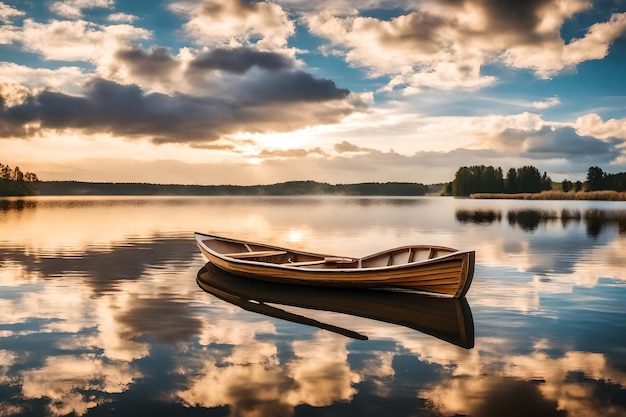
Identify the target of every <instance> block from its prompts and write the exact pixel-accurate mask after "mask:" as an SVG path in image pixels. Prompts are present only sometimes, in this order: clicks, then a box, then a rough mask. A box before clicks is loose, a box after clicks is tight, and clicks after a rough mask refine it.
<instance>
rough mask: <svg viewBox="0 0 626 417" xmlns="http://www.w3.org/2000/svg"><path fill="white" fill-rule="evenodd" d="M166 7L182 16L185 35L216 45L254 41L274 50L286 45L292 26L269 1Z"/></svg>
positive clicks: (206, 1)
mask: <svg viewBox="0 0 626 417" xmlns="http://www.w3.org/2000/svg"><path fill="white" fill-rule="evenodd" d="M169 8H170V10H172V11H173V12H175V13H177V14H179V15H182V16H185V17H186V18H188V21H187V22H186V23H185V25H184V29H185V31H186V32H187V34H188V35H189V36H191V37H193V38H195V39H196V40H197V41H198V42H200V43H203V44H206V43H209V44H212V45H217V46H223V45H229V46H240V45H248V44H255V45H256V46H258V47H259V48H261V49H265V50H274V49H278V48H283V47H285V46H286V45H287V38H289V37H290V36H291V35H293V34H294V31H295V27H294V24H293V22H292V21H291V20H290V19H289V18H288V16H287V14H286V13H285V11H284V10H283V9H282V8H281V7H280V6H279V5H277V4H275V3H270V2H247V1H243V0H227V1H217V0H203V1H201V2H199V3H192V2H177V3H173V4H171V5H170V7H169Z"/></svg>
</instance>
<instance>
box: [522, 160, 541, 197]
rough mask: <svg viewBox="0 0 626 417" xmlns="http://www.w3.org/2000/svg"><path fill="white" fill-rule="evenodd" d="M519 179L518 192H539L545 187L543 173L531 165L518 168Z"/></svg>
mask: <svg viewBox="0 0 626 417" xmlns="http://www.w3.org/2000/svg"><path fill="white" fill-rule="evenodd" d="M546 177H547V175H546ZM517 181H518V192H520V193H538V192H540V191H541V190H542V189H543V182H542V177H541V173H539V170H538V169H537V168H535V167H534V166H531V165H527V166H523V167H521V168H519V169H518V170H517Z"/></svg>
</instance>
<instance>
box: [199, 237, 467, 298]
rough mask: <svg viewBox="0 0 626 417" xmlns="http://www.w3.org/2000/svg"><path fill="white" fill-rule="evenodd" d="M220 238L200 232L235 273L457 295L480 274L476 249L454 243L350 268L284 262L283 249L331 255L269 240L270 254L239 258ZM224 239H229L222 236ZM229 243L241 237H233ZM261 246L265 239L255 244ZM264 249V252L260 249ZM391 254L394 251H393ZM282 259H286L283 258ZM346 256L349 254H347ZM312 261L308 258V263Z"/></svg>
mask: <svg viewBox="0 0 626 417" xmlns="http://www.w3.org/2000/svg"><path fill="white" fill-rule="evenodd" d="M215 238H218V239H220V238H219V237H214V236H211V235H203V234H199V233H196V240H197V243H198V247H199V248H200V250H201V252H202V253H203V255H204V256H205V257H206V258H207V260H208V261H209V262H210V263H212V264H213V265H215V266H216V267H218V268H220V269H222V270H224V271H227V272H230V273H232V274H235V275H239V276H243V277H247V278H253V279H259V280H265V281H270V282H281V283H288V284H296V285H309V286H324V287H329V286H330V287H346V288H395V289H404V290H415V291H424V292H429V293H436V294H441V295H446V296H452V297H463V296H464V295H465V294H466V293H467V291H468V290H469V287H470V284H471V281H472V278H473V274H474V257H475V255H474V252H473V251H454V250H451V249H449V248H439V247H435V248H436V249H437V250H444V249H445V250H447V251H449V252H450V253H446V254H444V255H443V256H438V257H436V258H434V259H427V260H423V261H419V262H405V263H402V264H399V265H385V266H375V267H359V266H351V267H345V266H344V265H343V264H341V263H337V264H332V265H327V264H324V265H323V267H321V266H320V267H317V266H296V264H292V265H290V264H284V263H280V259H279V258H281V257H282V258H284V257H285V256H286V255H284V254H280V255H279V254H278V253H280V252H281V251H282V252H288V253H294V254H300V255H306V256H310V257H314V256H317V257H326V255H320V254H312V253H307V252H296V251H292V250H288V249H284V248H280V247H276V246H268V245H263V246H262V247H263V248H264V249H266V250H265V251H264V252H263V253H264V255H266V256H259V257H255V258H254V259H252V260H251V259H236V258H233V257H230V256H228V255H225V254H223V253H219V252H217V251H216V250H214V249H212V248H211V247H210V246H209V245H208V244H207V242H209V241H210V240H211V239H215ZM222 239H223V238H222ZM228 241H229V242H240V243H244V242H243V241H237V240H233V239H228ZM253 245H255V246H259V244H253ZM411 248H412V247H402V248H396V249H393V250H392V251H386V252H381V253H379V254H374V255H371V256H369V257H365V258H361V259H352V261H353V263H354V265H361V264H367V262H369V260H371V259H379V258H381V257H384V256H385V255H386V254H387V252H389V253H390V254H396V253H404V251H408V252H410V250H411ZM258 253H261V252H258ZM389 256H390V259H391V257H392V255H389ZM282 258H281V259H282ZM341 259H343V258H341ZM303 264H306V262H303Z"/></svg>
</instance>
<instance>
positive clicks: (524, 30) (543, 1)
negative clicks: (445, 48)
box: [443, 0, 556, 39]
mask: <svg viewBox="0 0 626 417" xmlns="http://www.w3.org/2000/svg"><path fill="white" fill-rule="evenodd" d="M443 3H445V4H446V5H447V6H451V7H453V8H455V9H457V10H463V9H465V8H467V7H468V6H473V7H472V8H479V9H481V10H482V11H483V13H484V15H485V16H486V18H487V22H488V27H489V29H488V31H489V32H491V31H494V30H496V31H498V32H508V33H510V32H515V33H518V34H520V35H523V36H524V37H526V38H527V39H532V38H534V37H535V36H536V34H535V33H534V30H535V28H536V27H537V26H538V24H539V23H540V21H541V16H542V12H543V11H544V9H545V8H546V7H547V6H549V5H550V4H554V5H555V7H556V4H555V3H556V1H555V0H528V1H519V0H445V1H444V2H443ZM537 39H539V38H537Z"/></svg>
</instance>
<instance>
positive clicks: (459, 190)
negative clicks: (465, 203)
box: [443, 165, 626, 196]
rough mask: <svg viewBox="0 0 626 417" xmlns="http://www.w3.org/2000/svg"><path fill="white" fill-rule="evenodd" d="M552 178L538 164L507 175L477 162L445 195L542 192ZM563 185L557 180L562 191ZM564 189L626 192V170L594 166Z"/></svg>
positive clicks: (449, 185)
mask: <svg viewBox="0 0 626 417" xmlns="http://www.w3.org/2000/svg"><path fill="white" fill-rule="evenodd" d="M553 185H554V184H553V183H552V179H551V178H550V177H549V176H548V175H547V174H546V172H544V173H543V175H542V174H541V173H540V172H539V170H538V169H537V168H535V167H534V166H524V167H521V168H517V169H516V168H511V169H509V170H508V171H507V173H506V177H505V176H504V175H503V172H502V168H499V167H498V168H495V167H493V166H484V165H475V166H470V167H461V168H459V169H458V171H457V172H456V174H455V176H454V180H453V181H452V182H449V183H447V184H446V185H445V187H444V192H443V194H444V195H453V196H469V195H471V194H521V193H541V192H544V191H550V190H553V189H554V187H553ZM558 186H559V184H558V183H557V189H556V190H558ZM560 188H561V189H560V190H558V191H563V192H565V193H567V192H571V191H573V192H579V191H600V190H606V191H609V190H612V191H618V192H623V191H626V173H625V172H621V173H617V174H607V173H605V172H604V171H603V170H602V169H601V168H599V167H591V168H589V170H588V171H587V180H586V181H585V182H584V183H583V182H581V181H576V182H575V183H573V182H571V181H569V180H567V179H565V180H563V181H562V182H561V183H560Z"/></svg>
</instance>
